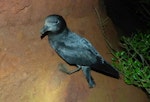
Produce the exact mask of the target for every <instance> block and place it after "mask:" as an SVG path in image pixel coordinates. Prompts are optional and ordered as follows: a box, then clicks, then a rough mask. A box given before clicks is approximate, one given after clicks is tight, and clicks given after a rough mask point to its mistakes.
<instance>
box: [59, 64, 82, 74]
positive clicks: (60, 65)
mask: <svg viewBox="0 0 150 102" xmlns="http://www.w3.org/2000/svg"><path fill="white" fill-rule="evenodd" d="M80 69H81V67H80V66H78V65H77V68H76V69H75V70H72V71H69V70H68V69H67V68H66V66H65V65H64V64H62V63H60V64H59V70H60V71H62V72H64V73H66V74H73V73H75V72H77V71H79V70H80Z"/></svg>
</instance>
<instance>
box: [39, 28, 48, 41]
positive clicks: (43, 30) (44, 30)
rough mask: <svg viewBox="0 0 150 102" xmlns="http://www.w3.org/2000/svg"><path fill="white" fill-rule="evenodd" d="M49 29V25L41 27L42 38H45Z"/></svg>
mask: <svg viewBox="0 0 150 102" xmlns="http://www.w3.org/2000/svg"><path fill="white" fill-rule="evenodd" d="M47 31H48V27H47V26H44V27H43V28H42V29H41V31H40V33H41V39H43V38H44V37H45V36H46V35H47V33H46V32H47Z"/></svg>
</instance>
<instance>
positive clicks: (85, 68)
mask: <svg viewBox="0 0 150 102" xmlns="http://www.w3.org/2000/svg"><path fill="white" fill-rule="evenodd" d="M82 71H83V73H84V75H85V77H86V80H87V81H88V84H89V87H90V88H93V87H94V86H95V82H94V80H93V78H92V76H91V73H90V72H91V68H90V67H89V66H82Z"/></svg>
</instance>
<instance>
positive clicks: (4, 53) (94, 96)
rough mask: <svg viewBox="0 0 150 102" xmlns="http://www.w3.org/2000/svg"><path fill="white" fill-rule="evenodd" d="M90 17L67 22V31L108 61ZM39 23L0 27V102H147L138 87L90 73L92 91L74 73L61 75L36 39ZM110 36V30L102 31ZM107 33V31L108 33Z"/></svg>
mask: <svg viewBox="0 0 150 102" xmlns="http://www.w3.org/2000/svg"><path fill="white" fill-rule="evenodd" d="M93 17H95V16H87V17H84V18H80V19H77V18H69V17H68V18H66V19H67V23H68V26H69V28H71V29H72V30H73V31H75V32H77V33H79V34H81V35H82V36H84V37H86V38H87V39H89V40H90V41H91V42H92V43H93V45H94V46H95V47H96V49H97V50H98V51H99V52H100V53H101V55H102V56H103V57H104V58H105V59H106V60H107V61H109V62H111V55H110V54H109V51H108V49H107V47H106V43H105V40H104V37H103V35H102V33H101V31H100V29H99V27H98V24H97V23H96V22H97V20H93V19H94V18H93ZM43 23H44V20H41V21H39V22H38V23H35V24H32V25H31V24H26V25H18V26H11V27H3V28H0V31H1V32H0V102H149V100H148V98H147V96H146V94H145V93H144V92H143V91H142V90H141V89H139V88H137V87H134V86H132V85H126V84H125V83H124V81H123V79H122V78H121V79H119V80H117V79H114V78H111V77H108V76H105V75H103V74H100V73H96V72H93V71H92V76H93V78H94V80H95V82H96V87H95V88H92V89H90V88H89V87H88V84H87V82H86V79H85V77H84V75H83V73H82V71H79V72H77V73H75V74H73V75H66V74H64V73H62V72H60V71H59V69H58V67H59V66H58V64H59V63H63V64H65V65H66V66H67V67H68V68H69V69H72V68H75V67H72V66H69V65H68V64H66V63H65V62H64V61H63V60H62V59H61V58H60V57H59V56H58V55H57V54H56V53H55V52H54V50H53V49H52V48H51V47H50V46H49V44H48V41H47V37H46V38H45V39H43V40H41V39H40V34H39V30H40V29H41V27H42V25H43ZM107 32H109V31H107ZM111 32H112V31H111V30H110V33H111Z"/></svg>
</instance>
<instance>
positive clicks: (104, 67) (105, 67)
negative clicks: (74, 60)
mask: <svg viewBox="0 0 150 102" xmlns="http://www.w3.org/2000/svg"><path fill="white" fill-rule="evenodd" d="M91 69H92V70H93V71H96V72H99V73H103V74H105V75H107V76H111V77H113V78H117V79H119V72H118V71H117V70H116V69H115V68H114V67H112V66H111V65H110V64H109V63H107V62H106V61H104V63H103V64H102V63H96V64H94V65H92V66H91Z"/></svg>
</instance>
